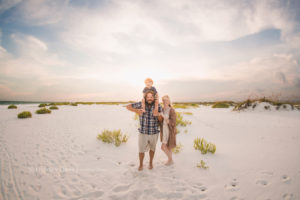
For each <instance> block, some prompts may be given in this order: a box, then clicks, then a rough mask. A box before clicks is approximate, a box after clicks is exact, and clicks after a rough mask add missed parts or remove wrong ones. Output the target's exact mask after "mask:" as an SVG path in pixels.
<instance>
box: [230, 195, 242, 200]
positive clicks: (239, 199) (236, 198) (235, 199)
mask: <svg viewBox="0 0 300 200" xmlns="http://www.w3.org/2000/svg"><path fill="white" fill-rule="evenodd" d="M230 200H243V199H242V198H240V197H236V196H234V197H231V198H230Z"/></svg>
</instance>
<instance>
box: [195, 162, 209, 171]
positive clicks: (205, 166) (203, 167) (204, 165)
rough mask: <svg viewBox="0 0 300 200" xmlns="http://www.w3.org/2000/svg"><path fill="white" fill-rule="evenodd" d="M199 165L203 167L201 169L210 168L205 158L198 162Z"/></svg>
mask: <svg viewBox="0 0 300 200" xmlns="http://www.w3.org/2000/svg"><path fill="white" fill-rule="evenodd" d="M197 167H198V168H201V169H207V168H208V166H207V165H206V163H205V162H204V161H203V160H201V161H200V163H198V164H197Z"/></svg>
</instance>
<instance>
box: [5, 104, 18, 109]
mask: <svg viewBox="0 0 300 200" xmlns="http://www.w3.org/2000/svg"><path fill="white" fill-rule="evenodd" d="M7 108H8V109H17V108H18V107H17V106H16V105H14V104H11V105H9V106H8V107H7Z"/></svg>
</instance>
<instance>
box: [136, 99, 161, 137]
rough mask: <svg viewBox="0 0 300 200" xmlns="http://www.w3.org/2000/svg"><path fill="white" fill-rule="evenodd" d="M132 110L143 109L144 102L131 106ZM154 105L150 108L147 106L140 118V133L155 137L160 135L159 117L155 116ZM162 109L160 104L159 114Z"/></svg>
mask: <svg viewBox="0 0 300 200" xmlns="http://www.w3.org/2000/svg"><path fill="white" fill-rule="evenodd" d="M131 106H132V108H135V109H141V108H142V102H137V103H133V104H131ZM153 110H154V104H153V105H152V106H151V107H150V108H149V107H148V106H147V105H146V108H145V111H146V112H144V113H143V114H142V115H140V116H139V118H140V128H139V132H140V133H142V134H148V135H153V134H157V133H159V129H158V127H159V123H158V119H157V117H154V116H153ZM161 111H162V108H161V106H160V105H159V104H158V112H161Z"/></svg>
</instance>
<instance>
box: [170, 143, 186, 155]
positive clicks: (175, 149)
mask: <svg viewBox="0 0 300 200" xmlns="http://www.w3.org/2000/svg"><path fill="white" fill-rule="evenodd" d="M182 147H183V145H182V144H180V143H179V144H177V145H176V147H175V148H173V149H172V152H173V153H175V154H177V153H179V152H180V151H181V150H182Z"/></svg>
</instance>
